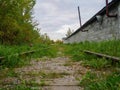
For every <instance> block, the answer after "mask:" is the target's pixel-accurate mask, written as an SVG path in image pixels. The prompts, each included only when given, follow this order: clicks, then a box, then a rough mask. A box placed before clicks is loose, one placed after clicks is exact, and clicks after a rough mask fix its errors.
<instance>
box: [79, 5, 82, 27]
mask: <svg viewBox="0 0 120 90" xmlns="http://www.w3.org/2000/svg"><path fill="white" fill-rule="evenodd" d="M78 15H79V22H80V27H81V26H82V23H81V15H80V8H79V6H78Z"/></svg>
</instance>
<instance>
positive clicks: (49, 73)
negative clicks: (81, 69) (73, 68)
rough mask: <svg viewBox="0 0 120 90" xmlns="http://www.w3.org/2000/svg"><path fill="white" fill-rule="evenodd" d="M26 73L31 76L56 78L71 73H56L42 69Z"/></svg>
mask: <svg viewBox="0 0 120 90" xmlns="http://www.w3.org/2000/svg"><path fill="white" fill-rule="evenodd" d="M26 75H29V76H31V77H36V76H40V77H41V79H54V78H62V77H64V76H65V75H69V73H66V72H61V73H55V72H45V71H40V72H29V73H27V74H26Z"/></svg>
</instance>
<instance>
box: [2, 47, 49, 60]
mask: <svg viewBox="0 0 120 90" xmlns="http://www.w3.org/2000/svg"><path fill="white" fill-rule="evenodd" d="M48 48H49V47H48ZM48 48H42V49H48ZM40 50H41V49H39V50H32V51H27V52H22V53H19V54H18V55H19V56H22V55H28V54H32V53H35V52H38V51H40ZM14 55H16V54H14ZM8 56H10V55H8ZM4 59H5V56H3V57H0V61H1V60H4Z"/></svg>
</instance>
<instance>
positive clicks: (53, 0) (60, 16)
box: [34, 0, 111, 40]
mask: <svg viewBox="0 0 120 90" xmlns="http://www.w3.org/2000/svg"><path fill="white" fill-rule="evenodd" d="M110 1H111V0H109V2H110ZM78 6H80V11H81V19H82V25H83V24H84V23H85V22H86V21H87V20H89V19H90V18H91V17H92V16H93V15H95V14H96V13H97V12H98V11H99V10H101V9H102V8H103V7H104V6H105V0H36V5H35V7H34V20H35V21H37V22H38V24H39V25H38V26H37V27H38V28H40V29H41V30H40V33H42V34H44V33H47V35H48V36H49V37H50V38H51V39H52V40H58V39H59V40H61V39H62V38H63V37H65V34H66V32H67V31H68V29H69V28H70V29H71V30H74V31H75V30H77V29H78V28H79V27H80V25H79V17H78V11H77V7H78Z"/></svg>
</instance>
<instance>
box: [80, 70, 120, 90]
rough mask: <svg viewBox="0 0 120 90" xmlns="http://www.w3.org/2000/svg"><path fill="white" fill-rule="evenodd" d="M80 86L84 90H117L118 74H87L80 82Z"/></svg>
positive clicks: (119, 84)
mask: <svg viewBox="0 0 120 90" xmlns="http://www.w3.org/2000/svg"><path fill="white" fill-rule="evenodd" d="M80 86H83V87H84V90H119V88H120V74H119V73H111V74H110V75H108V76H104V75H101V76H100V75H97V74H96V73H91V72H87V73H86V75H85V76H84V77H83V79H82V80H81V81H80Z"/></svg>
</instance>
